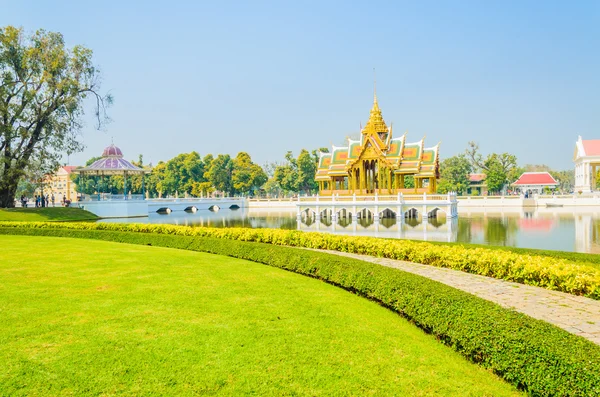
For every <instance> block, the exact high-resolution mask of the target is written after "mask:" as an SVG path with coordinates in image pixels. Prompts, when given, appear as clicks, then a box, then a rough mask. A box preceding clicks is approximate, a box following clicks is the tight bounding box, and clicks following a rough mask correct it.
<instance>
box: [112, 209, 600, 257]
mask: <svg viewBox="0 0 600 397" xmlns="http://www.w3.org/2000/svg"><path fill="white" fill-rule="evenodd" d="M326 215H327V216H324V217H321V219H320V220H319V221H317V220H316V216H314V214H312V216H306V217H303V218H302V221H301V222H300V223H298V222H297V219H296V213H295V212H294V211H287V210H282V211H277V210H271V211H249V210H248V209H239V210H221V211H218V212H211V211H207V210H202V211H198V212H196V213H185V212H173V213H171V214H169V215H159V214H151V215H150V216H149V217H148V218H133V219H132V218H128V219H105V220H101V222H129V223H132V222H137V223H140V222H141V223H168V224H175V225H187V226H208V227H250V228H276V229H300V230H309V231H320V232H327V233H336V234H350V235H360V236H379V237H389V238H407V239H416V240H437V241H453V242H465V243H475V244H490V245H501V246H515V247H528V248H541V249H553V250H562V251H579V252H591V253H600V209H599V210H597V211H589V209H588V210H587V211H582V210H577V209H576V208H550V209H547V208H538V209H534V210H530V209H528V210H527V211H523V210H522V209H518V208H517V209H506V208H505V209H472V210H467V209H465V210H463V211H460V212H459V217H458V219H448V220H447V219H446V218H445V217H444V216H443V215H441V216H439V217H438V218H428V219H425V221H423V219H421V218H420V217H416V218H403V219H401V218H396V217H394V216H389V217H384V218H382V219H380V220H379V221H375V219H374V217H373V216H372V215H371V214H370V213H369V214H364V215H365V216H360V217H357V218H356V220H355V219H354V217H352V216H350V214H346V216H337V217H336V218H337V219H336V218H334V217H333V216H332V214H326ZM361 215H363V214H361ZM334 219H335V221H334Z"/></svg>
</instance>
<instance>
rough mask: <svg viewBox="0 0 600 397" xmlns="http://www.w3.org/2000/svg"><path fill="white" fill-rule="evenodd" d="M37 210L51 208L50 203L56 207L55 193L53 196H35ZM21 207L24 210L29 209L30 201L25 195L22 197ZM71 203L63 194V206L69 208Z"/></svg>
mask: <svg viewBox="0 0 600 397" xmlns="http://www.w3.org/2000/svg"><path fill="white" fill-rule="evenodd" d="M34 200H35V208H42V207H50V203H52V207H54V206H55V198H54V193H53V194H52V195H48V194H46V195H45V196H44V195H43V194H42V195H37V194H36V195H35V198H34ZM20 201H21V207H23V208H27V202H28V201H29V198H28V197H25V195H21V200H20ZM70 203H71V201H70V200H67V198H66V197H65V195H64V194H63V197H62V203H61V204H62V206H63V207H64V206H67V205H69V204H70Z"/></svg>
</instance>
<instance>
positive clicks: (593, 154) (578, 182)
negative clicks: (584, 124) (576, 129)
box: [573, 136, 600, 193]
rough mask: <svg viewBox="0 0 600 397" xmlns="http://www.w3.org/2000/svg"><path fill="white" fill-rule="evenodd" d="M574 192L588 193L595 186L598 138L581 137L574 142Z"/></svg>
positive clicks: (598, 151)
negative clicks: (585, 138) (584, 138)
mask: <svg viewBox="0 0 600 397" xmlns="http://www.w3.org/2000/svg"><path fill="white" fill-rule="evenodd" d="M573 161H574V162H575V188H574V189H575V193H578V192H582V193H589V192H591V191H592V190H595V187H596V167H597V166H598V165H600V139H587V140H583V139H581V136H580V137H579V139H578V140H577V142H576V143H575V154H574V156H573Z"/></svg>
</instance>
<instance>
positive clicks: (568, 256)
mask: <svg viewBox="0 0 600 397" xmlns="http://www.w3.org/2000/svg"><path fill="white" fill-rule="evenodd" d="M414 241H417V240H414ZM429 243H430V244H434V245H446V246H449V245H460V246H463V247H465V248H469V249H474V248H484V249H493V250H495V251H508V252H513V253H515V254H520V255H538V256H546V257H550V258H555V259H565V260H568V261H570V262H578V263H585V264H587V265H593V266H594V267H596V268H600V255H598V254H588V253H584V252H568V251H553V250H546V249H537V248H520V247H510V246H494V245H484V244H473V243H447V242H443V241H429Z"/></svg>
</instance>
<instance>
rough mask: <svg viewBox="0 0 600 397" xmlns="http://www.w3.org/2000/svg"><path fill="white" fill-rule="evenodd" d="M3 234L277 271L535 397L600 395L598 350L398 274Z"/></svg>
mask: <svg viewBox="0 0 600 397" xmlns="http://www.w3.org/2000/svg"><path fill="white" fill-rule="evenodd" d="M0 234H11V235H31V236H52V237H71V238H84V239H95V240H105V241H113V242H120V243H130V244H139V245H152V246H160V247H168V248H176V249H185V250H192V251H200V252H208V253H212V254H220V255H226V256H230V257H235V258H239V259H246V260H250V261H253V262H258V263H262V264H266V265H270V266H274V267H278V268H281V269H284V270H288V271H292V272H295V273H298V274H302V275H306V276H310V277H314V278H317V279H320V280H323V281H325V282H328V283H330V284H333V285H336V286H338V287H341V288H343V289H346V290H348V291H351V292H353V293H356V294H359V295H361V296H364V297H367V298H369V299H371V300H374V301H376V302H378V303H380V304H381V305H383V306H385V307H387V308H389V309H391V310H393V311H395V312H396V313H399V314H400V315H402V316H403V317H405V318H407V319H409V320H410V321H411V322H413V323H414V324H416V325H417V326H419V327H420V328H421V329H423V330H425V331H426V332H428V333H431V334H433V335H435V337H436V338H437V339H438V340H440V341H441V342H443V343H444V344H446V345H448V346H451V347H452V348H454V349H455V350H457V351H458V352H459V353H461V354H462V355H464V356H465V357H467V358H468V359H469V360H471V361H473V362H476V363H478V364H480V365H482V366H483V367H485V368H488V369H491V370H492V371H493V372H495V373H496V374H498V375H500V376H501V377H503V378H504V379H505V380H506V381H508V382H509V383H511V384H513V385H516V386H517V387H518V388H520V389H522V390H525V391H527V392H529V393H530V394H532V395H539V396H552V395H560V396H600V346H598V345H595V344H593V343H592V342H590V341H588V340H585V339H583V338H581V337H578V336H575V335H572V334H569V333H568V332H566V331H564V330H562V329H559V328H557V327H555V326H553V325H550V324H548V323H545V322H543V321H540V320H535V319H533V318H531V317H528V316H526V315H523V314H521V313H517V312H514V311H511V310H508V309H505V308H502V307H500V306H499V305H496V304H494V303H492V302H489V301H486V300H484V299H481V298H478V297H475V296H473V295H470V294H468V293H466V292H463V291H460V290H457V289H455V288H452V287H449V286H447V285H444V284H442V283H439V282H436V281H433V280H429V279H427V278H425V277H422V276H418V275H414V274H411V273H407V272H403V271H400V270H397V269H391V268H387V267H384V266H379V265H376V264H372V263H368V262H363V261H360V260H356V259H352V258H347V257H340V256H337V255H331V254H327V253H322V252H315V251H308V250H303V249H297V248H290V247H282V246H276V245H272V244H264V243H256V242H243V241H234V240H227V239H219V238H211V237H203V238H197V237H192V236H175V235H166V234H149V233H135V232H122V231H102V230H73V229H66V228H51V229H48V228H46V229H33V228H6V227H0Z"/></svg>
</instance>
